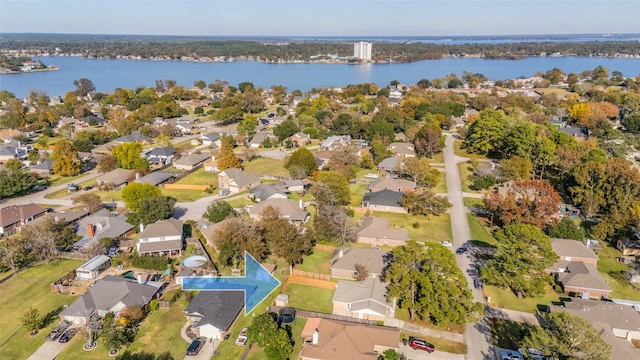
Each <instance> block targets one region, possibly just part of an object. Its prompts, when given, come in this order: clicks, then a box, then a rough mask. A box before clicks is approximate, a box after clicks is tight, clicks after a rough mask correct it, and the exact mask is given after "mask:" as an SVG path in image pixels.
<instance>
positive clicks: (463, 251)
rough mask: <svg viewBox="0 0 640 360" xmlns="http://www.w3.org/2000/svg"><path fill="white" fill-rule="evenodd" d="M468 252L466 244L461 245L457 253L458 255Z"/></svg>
mask: <svg viewBox="0 0 640 360" xmlns="http://www.w3.org/2000/svg"><path fill="white" fill-rule="evenodd" d="M466 252H467V248H466V247H464V246H460V247H459V248H457V249H456V254H458V255H462V254H464V253H466Z"/></svg>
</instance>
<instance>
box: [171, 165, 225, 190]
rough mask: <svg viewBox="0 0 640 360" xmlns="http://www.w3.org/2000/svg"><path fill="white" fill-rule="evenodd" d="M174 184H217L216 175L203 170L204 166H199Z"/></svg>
mask: <svg viewBox="0 0 640 360" xmlns="http://www.w3.org/2000/svg"><path fill="white" fill-rule="evenodd" d="M176 184H188V185H215V186H217V184H218V175H217V174H212V173H210V172H206V171H204V168H200V169H198V170H196V171H194V172H192V173H191V174H189V175H187V176H185V177H183V178H182V179H180V180H178V181H176Z"/></svg>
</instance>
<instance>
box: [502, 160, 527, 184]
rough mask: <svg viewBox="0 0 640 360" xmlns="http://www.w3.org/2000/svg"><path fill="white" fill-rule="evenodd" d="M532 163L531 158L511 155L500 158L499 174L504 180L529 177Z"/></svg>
mask: <svg viewBox="0 0 640 360" xmlns="http://www.w3.org/2000/svg"><path fill="white" fill-rule="evenodd" d="M532 173H533V164H532V163H531V160H529V159H527V158H524V157H521V156H513V157H511V158H508V159H502V160H500V174H501V175H502V177H503V178H504V179H505V180H516V179H531V174H532Z"/></svg>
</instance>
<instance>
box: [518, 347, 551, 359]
mask: <svg viewBox="0 0 640 360" xmlns="http://www.w3.org/2000/svg"><path fill="white" fill-rule="evenodd" d="M518 352H519V353H521V354H529V357H528V359H531V360H546V359H547V358H546V357H545V356H544V353H543V352H542V351H540V350H537V349H533V348H528V349H527V351H525V350H524V349H522V348H520V349H518Z"/></svg>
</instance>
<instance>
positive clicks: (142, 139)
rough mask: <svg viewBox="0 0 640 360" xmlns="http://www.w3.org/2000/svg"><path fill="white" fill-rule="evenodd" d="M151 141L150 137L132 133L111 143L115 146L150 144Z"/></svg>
mask: <svg viewBox="0 0 640 360" xmlns="http://www.w3.org/2000/svg"><path fill="white" fill-rule="evenodd" d="M152 140H153V139H151V138H150V137H148V136H145V135H142V134H140V133H139V132H137V131H136V132H132V133H131V134H129V135H124V136H120V137H119V138H117V139H115V140H113V142H115V143H116V144H124V143H130V142H139V143H142V144H150V143H151V141H152Z"/></svg>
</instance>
